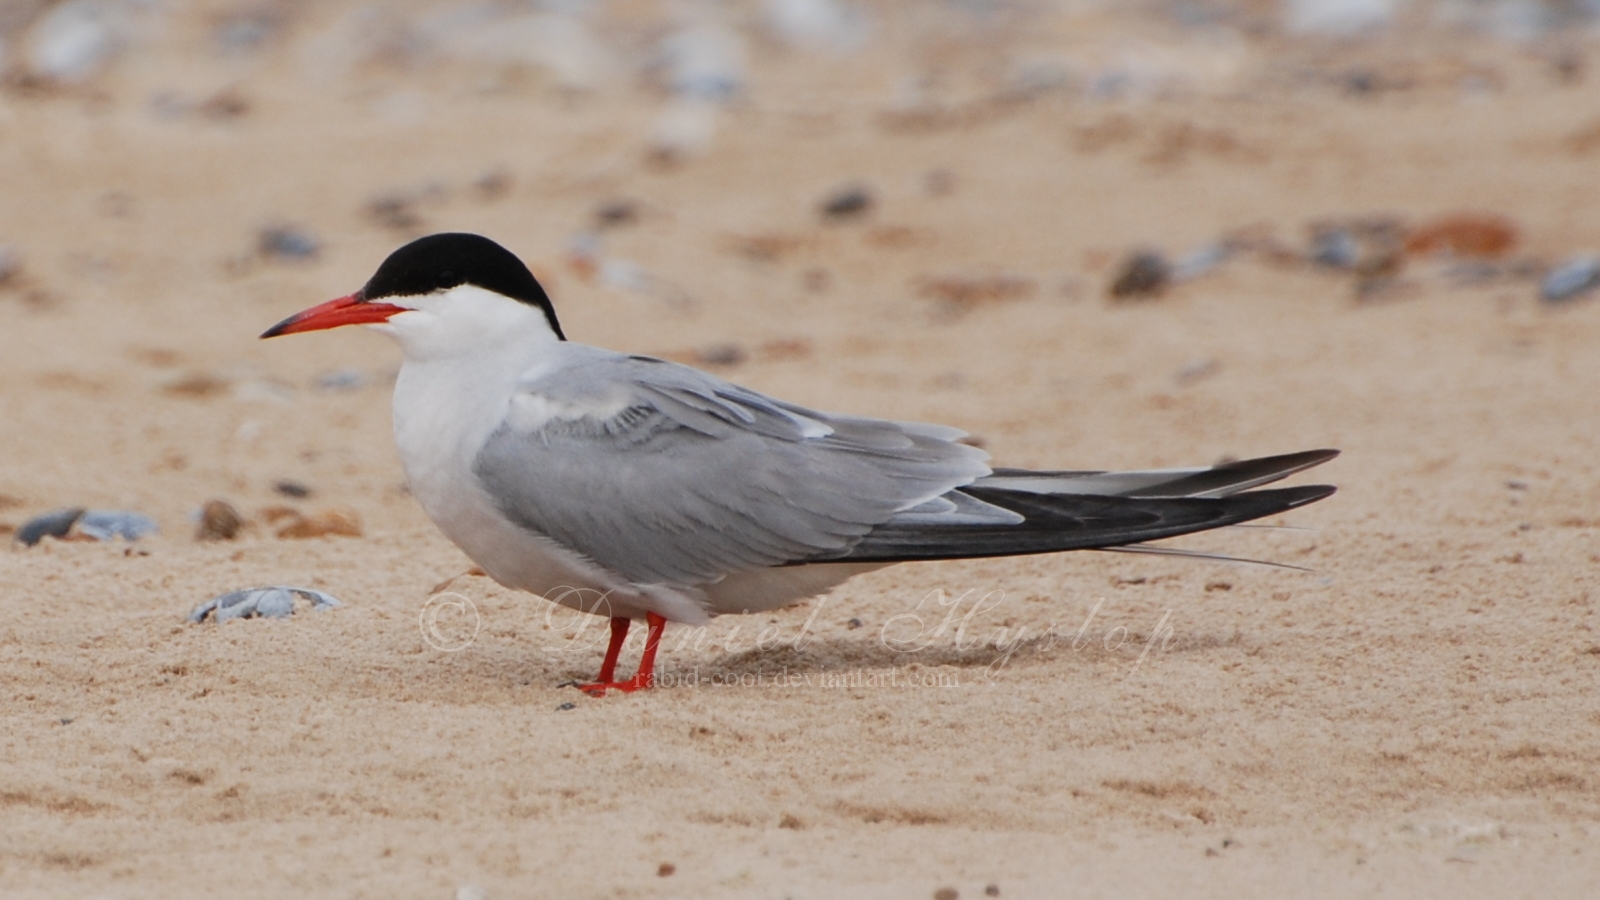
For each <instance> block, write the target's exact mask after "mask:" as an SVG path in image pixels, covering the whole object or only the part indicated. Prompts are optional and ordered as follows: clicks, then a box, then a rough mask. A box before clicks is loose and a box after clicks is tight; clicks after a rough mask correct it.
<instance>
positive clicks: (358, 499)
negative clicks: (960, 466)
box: [0, 0, 1600, 898]
mask: <svg viewBox="0 0 1600 900" xmlns="http://www.w3.org/2000/svg"><path fill="white" fill-rule="evenodd" d="M1596 18H1597V12H1596V8H1595V5H1594V4H1589V3H1582V2H1576V0H1574V2H1564V3H1563V2H1548V3H1539V2H1531V0H1528V2H1492V0H1484V2H1465V0H1458V2H1444V0H1439V2H1423V0H1411V2H1402V0H1348V2H1336V0H1296V2H1290V3H1276V2H1265V0H1262V2H1220V0H1219V2H1214V3H1212V2H1175V0H1174V2H1138V3H1110V2H1091V0H1081V2H1067V0H1062V2H1045V0H960V2H953V0H926V2H890V0H771V2H753V0H752V2H724V3H714V2H699V3H697V2H681V3H669V2H653V0H652V2H646V0H593V2H585V0H549V2H543V3H536V2H526V3H523V2H504V3H494V2H482V3H468V2H443V0H435V2H407V3H388V4H360V3H354V2H321V3H311V2H272V0H261V2H248V0H238V2H221V0H218V2H194V3H180V2H176V0H165V2H163V0H126V2H118V0H96V2H83V0H75V2H66V3H47V2H25V0H24V2H6V3H0V48H3V63H4V66H5V70H6V73H7V74H6V82H5V86H4V89H3V90H0V171H4V173H5V176H6V177H5V179H4V184H5V202H4V203H0V321H3V323H4V325H3V327H0V530H4V531H5V532H6V533H7V539H9V538H10V537H11V536H14V535H15V534H16V532H17V530H18V529H20V528H22V527H23V526H24V525H25V523H26V522H28V521H29V520H30V519H32V517H34V516H36V515H37V514H39V513H42V512H45V511H48V510H53V509H59V508H63V507H89V508H95V509H110V510H129V511H136V512H138V513H141V514H143V515H146V516H149V517H150V518H151V519H152V520H153V521H154V522H155V523H156V524H157V525H159V527H160V532H159V534H156V535H154V536H150V537H146V538H143V539H141V540H139V541H137V542H134V543H128V542H124V541H120V540H117V541H111V542H105V543H101V542H95V541H93V540H79V539H68V540H56V539H53V538H52V539H46V540H44V541H43V542H41V543H40V544H39V545H37V546H34V547H31V548H24V547H22V546H21V545H20V544H18V543H13V544H12V546H11V548H10V549H9V551H8V552H5V553H0V683H3V684H4V690H3V691H0V723H3V724H0V835H3V838H0V895H4V896H6V897H60V896H82V897H156V896H160V897H188V896H196V897H198V896H230V897H278V896H288V895H307V896H332V897H437V898H449V897H457V898H474V897H488V898H510V897H540V896H559V897H643V896H685V897H689V896H693V897H775V898H776V897H793V898H805V897H874V898H881V897H907V898H928V897H939V898H950V897H966V898H971V897H980V896H994V895H998V896H1001V897H1065V896H1085V897H1089V896H1100V897H1103V896H1108V895H1117V896H1147V895H1152V896H1153V895H1161V896H1171V895H1175V894H1178V893H1180V892H1181V893H1183V894H1185V895H1187V896H1193V897H1213V896H1215V897H1230V898H1232V897H1252V896H1261V897H1283V896H1306V897H1314V896H1328V897H1334V896H1349V895H1351V894H1357V893H1358V894H1361V895H1364V896H1392V897H1418V896H1452V897H1462V896H1485V897H1489V896H1493V897H1509V896H1528V897H1541V898H1545V897H1589V896H1593V895H1594V893H1593V892H1594V886H1595V885H1596V884H1600V854H1597V849H1596V847H1597V844H1596V837H1597V835H1600V822H1597V817H1600V765H1597V760H1600V750H1597V749H1596V747H1597V745H1596V741H1595V735H1596V733H1597V731H1600V706H1597V705H1596V696H1597V695H1596V688H1597V680H1600V635H1596V634H1595V633H1594V631H1593V627H1594V625H1595V615H1594V611H1595V605H1596V603H1597V602H1600V578H1597V571H1600V567H1597V563H1600V544H1597V540H1596V538H1597V534H1600V467H1597V463H1596V434H1597V427H1600V389H1597V388H1600V354H1597V353H1596V352H1595V348H1596V346H1597V340H1600V304H1597V303H1595V302H1594V300H1592V299H1590V294H1589V293H1588V291H1589V289H1591V288H1593V287H1594V285H1595V283H1596V282H1600V275H1597V274H1596V273H1597V272H1600V265H1597V264H1595V263H1594V262H1593V261H1592V258H1591V257H1590V256H1588V254H1591V253H1594V252H1596V251H1600V202H1597V201H1600V179H1597V178H1596V177H1595V176H1596V172H1597V169H1596V166H1597V159H1600V73H1597V72H1596V71H1595V70H1594V66H1595V65H1596V63H1597V62H1600V55H1597V52H1600V33H1597V31H1596V27H1597V22H1596ZM439 230H471V231H476V232H481V233H483V234H487V235H489V236H491V237H493V238H495V239H496V240H498V241H500V242H502V243H504V244H505V245H507V246H508V247H510V248H511V249H513V250H514V251H515V252H517V253H518V254H520V255H521V256H522V257H523V258H524V259H526V260H527V261H528V262H529V263H530V265H532V266H533V267H534V268H535V270H536V271H537V272H538V273H539V274H540V275H541V277H542V278H543V279H544V281H545V283H546V285H547V287H548V288H549V290H550V292H551V294H552V295H553V296H554V298H555V302H556V305H557V309H558V311H559V312H560V314H561V317H562V321H563V324H564V326H565V329H566V331H567V334H568V335H569V336H570V337H572V338H573V339H576V340H580V341H584V342H588V343H595V344H599V345H603V346H607V347H612V348H617V349H622V350H627V351H630V352H639V353H651V354H658V355H664V356H667V357H670V358H673V359H678V360H682V361H686V362H690V363H693V364H696V365H702V366H705V367H708V368H711V369H712V370H713V371H716V372H717V373H718V374H721V375H723V376H725V377H728V378H731V379H734V380H736V381H739V382H740V383H743V384H747V385H750V386H752V387H755V388H758V389H761V390H764V391H767V392H770V393H774V394H777V395H779V396H783V397H786V398H790V399H793V400H796V401H799V402H802V403H807V404H811V405H815V406H819V407H823V408H827V409H835V410H841V411H848V412H858V413H868V414H876V415H885V416H892V417H897V418H907V419H928V420H934V421H941V422H948V423H950V424H954V425H958V426H961V427H963V428H966V429H968V430H970V431H971V432H973V433H974V434H975V435H976V436H977V438H978V439H979V440H981V441H982V442H983V445H984V446H985V447H986V448H987V449H988V450H989V451H990V452H991V453H992V454H994V456H995V458H996V461H997V462H998V463H1000V464H1004V465H1022V466H1048V467H1072V468H1112V467H1149V466H1160V465H1183V464H1198V463H1210V462H1213V461H1216V460H1219V459H1223V458H1227V457H1240V456H1246V455H1264V454H1269V453H1280V452H1288V451H1293V450H1300V449H1308V448H1312V447H1321V446H1333V447H1339V448H1342V449H1343V450H1344V451H1345V455H1344V456H1343V457H1341V458H1340V459H1339V460H1337V461H1336V462H1334V463H1332V464H1330V465H1328V466H1326V467H1324V468H1323V469H1320V470H1318V471H1317V472H1316V473H1314V474H1315V475H1316V476H1317V477H1316V478H1315V479H1307V478H1305V477H1302V478H1301V479H1300V480H1301V481H1306V480H1317V481H1323V480H1326V481H1330V482H1332V483H1336V484H1338V485H1339V486H1340V492H1339V493H1338V494H1337V495H1336V496H1335V497H1333V498H1331V499H1330V500H1327V501H1325V502H1323V503H1319V504H1317V505H1315V506H1313V507H1310V508H1307V509H1305V510H1301V511H1298V512H1296V513H1294V514H1293V515H1291V516H1288V517H1285V518H1284V519H1283V520H1282V521H1281V522H1278V523H1275V524H1284V525H1291V526H1294V529H1292V530H1263V529H1233V530H1228V531H1224V532H1218V533H1211V534H1204V535H1198V536H1194V537H1191V538H1188V539H1185V540H1182V541H1178V542H1175V543H1176V544H1177V545H1179V546H1183V547H1187V548H1191V549H1198V550H1205V551H1214V552H1223V553H1228V554H1234V555H1239V556H1244V557H1250V558H1257V559H1270V560H1275V561H1278V562H1282V563H1288V564H1291V565H1295V566H1302V567H1306V568H1309V569H1310V570H1312V571H1310V572H1297V571H1293V570H1288V569H1272V568H1266V567H1259V566H1242V565H1228V564H1218V563H1210V562H1199V561H1187V560H1181V559H1170V558H1156V557H1136V556H1127V555H1115V554H1068V555H1061V556H1054V557H1041V558H1030V559H1019V560H1001V561H986V562H970V563H950V564H939V565H927V566H922V567H901V568H896V569H890V570H887V571H884V572H880V573H876V574H874V575H872V576H869V577H865V578H861V579H858V580H856V581H853V582H851V583H849V584H848V585H846V586H845V587H844V588H843V589H841V590H839V591H837V592H836V593H835V594H833V595H832V596H831V597H829V598H828V599H827V600H826V601H825V602H823V603H822V605H821V606H820V607H818V606H816V605H815V604H808V605H803V606H800V607H796V608H794V609H791V610H785V611H780V612H779V613H776V614H773V615H770V616H762V617H759V618H757V619H753V620H752V619H735V618H729V619H722V620H718V622H717V623H715V624H714V625H713V626H712V627H711V628H710V629H709V630H707V631H706V632H703V633H698V634H696V633H690V632H685V631H679V630H676V629H675V630H672V631H669V633H668V639H667V645H666V649H665V651H664V657H663V662H662V677H663V680H664V682H666V686H665V687H663V689H661V690H657V691H654V692H651V693H649V694H642V695H634V696H630V697H608V698H605V699H603V700H592V699H588V698H584V697H579V696H575V693H576V692H574V691H572V690H571V689H570V688H561V687H559V685H560V684H561V683H562V682H565V681H568V680H570V679H573V678H586V677H591V676H592V675H593V673H594V671H595V669H596V667H597V665H598V662H599V657H600V647H598V646H596V645H595V643H594V639H595V638H597V637H598V629H597V627H596V626H597V625H598V624H599V623H598V622H591V623H587V625H586V623H584V622H583V621H580V619H579V618H577V617H574V616H573V615H571V614H569V613H566V612H564V611H562V610H560V609H559V608H556V607H553V606H552V605H550V604H548V603H546V602H544V601H542V600H539V599H536V598H533V597H529V596H526V595H519V594H515V593H513V592H509V591H506V590H503V589H501V588H499V587H497V586H495V585H493V584H492V583H490V582H488V581H487V580H485V579H482V578H464V579H461V580H459V581H457V582H456V583H455V584H454V585H453V586H452V588H451V590H452V591H454V592H455V595H454V596H453V597H446V598H444V599H445V600H448V601H450V603H453V604H454V605H450V603H442V601H441V600H440V598H438V597H435V598H434V599H432V600H430V588H432V586H434V585H435V584H437V583H439V582H440V581H441V580H443V579H445V578H447V577H449V576H452V575H455V574H456V573H458V572H460V571H462V570H464V569H465V568H466V567H467V566H468V565H469V563H468V562H467V560H466V559H465V558H464V557H463V556H462V554H461V553H460V552H459V551H457V550H456V549H455V548H454V547H452V546H451V545H450V544H449V543H448V542H447V541H446V540H445V539H444V538H443V537H442V536H441V535H440V534H439V533H438V532H437V531H436V530H435V529H434V528H433V527H432V525H431V524H430V523H429V522H428V521H427V520H426V519H425V517H424V516H423V515H422V514H421V512H420V511H419V510H418V509H417V508H416V506H415V505H414V503H412V501H411V500H410V499H409V498H408V497H407V496H406V493H405V490H404V485H403V479H402V475H401V473H400V470H399V466H398V464H397V460H396V458H395V453H394V450H393V447H392V442H391V438H390V435H389V413H388V409H387V404H388V393H389V384H390V382H391V380H392V378H393V375H394V372H395V370H396V367H397V365H398V354H397V352H396V351H395V349H394V348H393V347H392V346H390V345H389V344H388V342H386V341H385V340H383V339H382V338H381V337H377V336H373V335H365V334H360V333H353V332H351V331H343V332H337V333H333V334H327V335H318V336H310V337H302V338H295V339H292V340H281V341H273V342H270V343H262V342H259V341H257V340H256V337H255V336H256V335H257V334H259V333H260V332H261V331H262V330H263V329H265V328H266V327H267V326H269V325H271V324H272V323H274V322H276V321H278V320H279V319H281V318H282V317H284V316H285V315H288V314H289V313H291V312H294V311H297V310H299V309H302V308H304V307H307V306H310V305H312V304H313V303H316V302H320V301H322V300H325V299H328V298H330V297H333V296H336V295H339V294H344V293H348V292H349V291H351V290H353V289H354V288H356V287H358V286H360V284H361V283H362V282H363V281H364V279H365V278H366V277H367V276H368V275H369V274H370V273H371V271H372V270H373V268H375V266H376V265H377V263H378V262H379V261H380V260H381V259H382V258H383V256H384V255H385V254H386V253H387V252H389V251H390V250H392V249H393V248H394V247H396V246H398V245H399V244H400V243H401V242H403V241H405V240H407V239H408V238H410V237H414V236H418V235H421V234H425V233H429V232H433V231H439ZM285 482H288V483H287V484H285ZM213 500H218V501H223V502H226V503H227V504H229V505H230V506H231V507H232V508H233V509H234V510H236V511H237V512H238V513H239V514H240V516H241V517H242V518H243V519H244V520H245V522H244V524H243V526H242V528H241V529H240V531H239V533H238V534H237V535H236V536H235V537H234V538H233V539H230V540H211V541H201V540H197V539H196V538H195V530H196V521H195V516H196V514H197V511H198V510H199V509H200V508H201V506H202V505H203V504H205V503H206V502H207V501H213ZM280 532H284V536H280V534H279V533H280ZM339 532H353V533H354V534H340V533H339ZM294 534H312V535H320V536H312V537H307V538H301V539H296V538H293V537H291V536H290V535H294ZM264 584H289V585H298V586H303V587H311V588H316V589H319V590H323V591H327V592H329V593H331V594H333V595H335V596H337V597H338V598H340V599H341V600H342V601H343V603H344V606H343V607H342V608H341V609H339V610H337V611H332V612H316V613H312V612H309V611H302V612H300V613H299V614H297V615H296V616H294V617H293V618H290V619H285V620H251V621H235V622H229V623H226V624H224V625H221V626H218V625H214V624H211V623H205V624H200V625H191V624H186V623H185V620H184V616H185V615H186V614H187V613H188V612H189V611H190V610H191V609H193V608H194V607H195V606H197V605H198V604H200V603H201V602H202V601H204V600H206V599H207V598H209V597H213V596H215V595H218V594H221V593H223V592H226V591H231V590H235V589H238V588H243V587H249V586H254V585H264ZM419 625H420V626H425V627H419ZM763 630H766V632H767V637H768V640H767V641H765V643H766V645H767V646H766V649H764V650H758V649H756V648H755V647H754V643H755V638H756V637H757V633H758V632H760V631H763ZM631 660H632V657H631V655H630V657H629V660H628V662H627V663H625V665H631ZM569 704H571V707H570V708H564V707H567V706H568V705H569Z"/></svg>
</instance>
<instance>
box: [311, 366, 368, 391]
mask: <svg viewBox="0 0 1600 900" xmlns="http://www.w3.org/2000/svg"><path fill="white" fill-rule="evenodd" d="M368 380H369V379H368V378H367V373H365V372H363V371H361V370H360V369H356V368H352V367H350V366H345V367H344V368H341V369H334V370H333V371H331V372H323V373H322V374H321V375H318V376H317V387H318V388H319V389H320V390H324V391H358V390H360V389H362V388H364V387H366V386H367V382H368Z"/></svg>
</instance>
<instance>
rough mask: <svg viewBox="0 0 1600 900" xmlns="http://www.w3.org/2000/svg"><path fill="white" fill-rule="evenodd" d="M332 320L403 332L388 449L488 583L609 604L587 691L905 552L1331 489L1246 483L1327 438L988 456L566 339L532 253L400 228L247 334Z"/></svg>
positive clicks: (1053, 544) (1290, 463)
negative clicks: (1183, 454)
mask: <svg viewBox="0 0 1600 900" xmlns="http://www.w3.org/2000/svg"><path fill="white" fill-rule="evenodd" d="M343 325H367V326H370V327H372V328H375V329H377V330H379V331H382V332H384V333H386V334H388V335H390V336H391V337H393V338H394V339H395V340H397V341H398V342H399V344H400V349H401V351H402V353H403V354H404V357H405V359H404V363H403V365H402V366H401V368H400V375H399V379H398V380H397V381H396V383H395V388H394V433H395V443H396V444H397V445H398V447H399V451H400V460H401V462H402V464H403V465H404V467H405V472H406V476H407V478H408V480H409V483H410V486H411V492H412V494H413V495H414V496H415V497H416V499H417V501H418V502H419V503H421V504H422V508H423V509H424V510H425V511H426V512H427V513H428V515H429V516H430V517H431V518H432V519H433V521H434V522H435V523H436V524H437V525H438V526H439V528H440V530H442V531H443V532H444V533H445V535H446V536H448V537H449V538H450V540H452V541H454V542H455V543H456V545H457V546H459V547H460V548H461V549H462V550H463V551H465V552H466V554H467V556H469V557H471V558H472V560H473V561H474V562H475V563H477V565H478V567H479V568H481V569H482V570H483V572H484V573H486V574H487V575H488V576H489V577H491V578H493V579H494V580H495V581H497V582H499V583H500V584H502V585H505V586H506V587H509V588H513V589H519V590H524V591H528V592H531V593H534V594H538V595H541V596H543V597H546V598H548V599H552V600H555V601H556V602H559V603H562V604H564V605H567V606H570V607H573V608H575V609H579V610H582V611H584V612H587V613H594V614H597V615H604V616H609V617H610V619H611V622H610V625H611V641H610V644H609V646H608V648H607V651H606V656H605V660H604V662H603V664H602V665H601V669H600V675H599V678H598V679H597V680H596V681H595V682H594V683H592V684H587V685H582V687H583V688H584V689H585V690H587V691H588V692H590V693H600V694H603V693H604V692H605V691H606V689H608V688H614V689H618V690H622V691H633V690H637V689H639V688H644V687H649V686H650V685H651V684H652V682H653V676H654V665H655V655H656V650H657V647H658V646H659V645H660V641H661V634H662V631H663V630H664V629H665V627H666V623H667V622H669V621H672V622H682V623H686V624H689V625H700V624H704V623H705V622H707V621H709V620H710V619H711V618H712V617H713V616H717V615H722V614H726V613H754V612H761V611H764V610H770V609H775V608H777V607H780V606H785V605H788V604H791V603H794V602H796V601H798V600H801V599H804V598H806V597H811V596H814V595H817V594H820V593H823V592H826V591H828V590H829V589H831V588H833V587H835V586H836V585H838V584H840V583H841V582H843V581H844V580H845V579H847V578H850V577H851V576H854V575H858V574H861V573H863V572H869V571H872V570H874V569H880V568H883V567H884V566H888V565H892V564H894V563H900V562H910V561H915V560H934V559H963V558H970V557H997V556H1012V555H1020V554H1031V553H1054V552H1059V551H1063V550H1084V549H1114V548H1122V549H1130V548H1131V549H1142V548H1144V543H1145V542H1147V541H1153V540H1157V539H1160V538H1168V537H1173V536H1176V535H1181V534H1188V533H1190V532H1195V531H1204V530H1206V529H1210V528H1219V527H1222V526H1225V525H1233V524H1236V523H1239V522H1246V521H1249V520H1251V519H1258V518H1261V517H1263V516H1270V515H1273V514H1276V513H1281V512H1283V511H1285V510H1290V509H1294V508H1295V507H1298V506H1303V505H1305V504H1307V503H1311V502H1314V501H1316V500H1320V499H1322V498H1323V497H1326V496H1328V495H1329V494H1332V493H1333V492H1334V488H1333V487H1331V486H1328V485H1307V486H1302V487H1290V488H1273V489H1267V490H1252V488H1256V487H1259V486H1260V485H1263V484H1267V483H1268V482H1273V481H1277V480H1278V479H1280V478H1283V477H1285V476H1287V475H1290V474H1293V473H1295V472H1298V471H1301V470H1302V469H1307V468H1310V467H1312V466H1315V465H1318V464H1320V463H1323V462H1326V461H1328V460H1330V459H1332V458H1333V457H1334V456H1336V455H1338V451H1336V450H1311V451H1306V452H1301V453H1291V454H1287V455H1283V456H1273V457H1264V458H1260V459H1252V460H1244V461H1239V462H1228V463H1223V464H1220V465H1215V466H1210V467H1198V468H1184V469H1156V470H1148V471H1126V472H1103V471H1030V470H1025V469H1003V468H991V467H990V466H989V464H988V458H989V457H988V454H987V453H985V452H984V451H982V450H980V449H978V448H977V447H974V446H971V445H970V444H967V443H962V442H961V439H962V438H963V437H965V433H964V432H962V431H960V430H959V429H956V428H951V427H948V426H944V425H930V424H924V423H920V422H899V421H891V420H887V419H873V418H866V417H862V416H856V415H847V414H841V413H831V412H821V411H818V410H813V409H808V408H806V407H803V406H799V405H796V404H794V403H788V402H785V401H783V400H778V399H775V398H773V397H768V396H766V395H764V394H761V393H758V392H756V391H753V390H750V389H748V388H743V387H739V386H738V385H735V384H731V383H729V382H727V381H724V380H723V379H721V378H718V377H716V376H714V375H710V374H708V373H706V372H702V371H699V370H698V369H694V368H690V367H688V366H684V365H679V364H677V363H673V362H667V361H664V360H660V359H655V358H653V357H649V356H638V355H634V354H629V353H619V352H615V351H611V350H604V349H601V348H599V347H592V346H587V345H585V344H579V343H576V342H573V341H569V340H567V339H566V335H565V334H564V333H563V332H562V330H561V324H560V322H559V321H557V319H556V313H555V309H554V307H553V306H552V305H551V303H550V298H549V297H548V296H547V295H546V294H545V291H544V288H542V287H541V286H540V285H539V282H538V281H537V280H536V279H535V278H534V276H533V274H532V273H531V272H530V271H529V270H528V267H527V266H525V265H523V263H522V261H521V260H519V259H517V257H516V256H515V255H513V254H512V253H511V252H510V251H508V250H506V249H505V248H503V247H501V246H500V245H499V244H496V243H495V242H493V241H491V240H489V239H488V238H485V237H481V236H479V235H474V234H456V233H449V234H435V235H431V236H429V237H424V238H420V239H418V240H415V241H412V242H411V243H409V244H406V245H405V246H403V247H401V248H400V249H398V250H396V251H394V252H393V253H392V254H390V255H389V257H388V258H387V259H385V260H384V261H383V264H382V265H380V266H379V267H378V270H377V272H376V273H375V274H374V275H373V276H372V278H371V279H370V280H369V281H368V282H367V283H366V285H365V286H364V287H362V288H361V289H360V290H358V291H356V292H355V293H353V294H349V295H347V296H344V297H339V298H337V299H334V300H330V301H328V302H326V303H323V304H321V305H319V306H314V307H312V308H310V309H308V310H305V311H304V312H301V313H298V314H296V315H293V316H290V317H289V318H287V319H284V320H283V321H282V322H279V323H278V324H277V325H274V326H272V327H271V328H269V329H268V330H267V331H266V333H264V334H263V335H262V337H263V338H269V337H276V336H278V335H283V334H295V333H298V332H305V331H317V330H320V329H325V328H337V327H339V326H343ZM1180 552H1181V551H1180ZM638 618H643V619H645V620H646V621H647V622H648V625H649V633H648V635H647V639H646V642H645V648H644V651H643V654H642V656H641V658H640V661H639V667H638V671H637V673H636V674H635V675H634V676H633V677H632V678H630V679H628V680H626V681H618V680H617V678H616V667H617V658H618V656H619V654H620V653H621V650H622V646H623V642H624V640H625V639H626V637H627V633H628V627H629V624H630V623H631V622H632V621H633V620H634V619H638Z"/></svg>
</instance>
